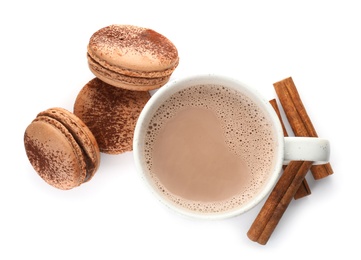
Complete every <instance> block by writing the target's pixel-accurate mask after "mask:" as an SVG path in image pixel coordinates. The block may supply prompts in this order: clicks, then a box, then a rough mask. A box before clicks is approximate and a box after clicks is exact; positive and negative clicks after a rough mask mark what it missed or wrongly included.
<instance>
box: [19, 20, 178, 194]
mask: <svg viewBox="0 0 361 260" xmlns="http://www.w3.org/2000/svg"><path fill="white" fill-rule="evenodd" d="M87 59H88V65H89V69H90V71H91V72H92V73H93V74H94V75H95V78H93V79H91V80H90V81H89V82H88V83H87V84H85V86H83V88H82V89H81V90H80V92H79V94H78V96H77V98H76V101H75V104H74V110H73V113H71V112H70V111H68V110H66V109H63V108H58V107H57V108H51V109H47V110H45V111H43V112H41V113H39V114H38V115H37V116H36V118H35V119H34V120H33V121H32V122H31V123H30V124H29V126H28V127H27V128H26V130H25V134H24V146H25V150H26V154H27V156H28V159H29V161H30V163H31V164H32V166H33V168H34V169H35V171H36V172H37V173H38V174H39V176H40V177H41V178H42V179H44V180H45V181H46V182H47V183H48V184H50V185H52V186H53V187H56V188H58V189H63V190H68V189H72V188H74V187H77V186H79V185H81V184H82V183H85V182H87V181H89V180H90V179H91V178H92V177H93V176H94V174H95V172H96V171H97V169H98V167H99V164H100V152H103V153H108V154H120V153H123V152H127V151H131V150H132V141H133V133H134V128H135V124H136V121H137V119H138V117H139V115H140V112H141V110H142V109H143V107H144V106H145V104H146V103H147V101H148V100H149V98H150V93H149V90H154V89H157V88H160V87H161V86H163V85H164V84H166V83H167V82H168V80H169V78H170V76H171V75H172V73H173V71H174V70H175V69H176V67H177V66H178V62H179V58H178V51H177V49H176V47H175V46H174V44H173V43H172V42H171V41H170V40H168V39H167V38H166V37H164V36H163V35H161V34H159V33H157V32H155V31H154V30H151V29H147V28H142V27H138V26H133V25H110V26H107V27H104V28H102V29H100V30H98V31H96V32H95V33H94V34H93V35H92V36H91V38H90V40H89V44H88V48H87Z"/></svg>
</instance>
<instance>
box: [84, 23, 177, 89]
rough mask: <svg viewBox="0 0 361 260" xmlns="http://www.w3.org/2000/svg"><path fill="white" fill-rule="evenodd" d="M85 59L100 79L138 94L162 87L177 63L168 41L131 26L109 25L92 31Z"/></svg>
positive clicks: (149, 30)
mask: <svg viewBox="0 0 361 260" xmlns="http://www.w3.org/2000/svg"><path fill="white" fill-rule="evenodd" d="M87 57H88V65H89V68H90V70H91V71H92V72H93V74H94V75H95V76H97V77H98V78H99V79H101V80H102V81H104V82H106V83H108V84H110V85H113V86H115V87H120V88H124V89H129V90H137V91H147V90H152V89H156V88H159V87H161V86H163V85H164V84H165V83H167V82H168V80H169V78H170V76H171V74H172V73H173V71H174V70H175V69H176V67H177V66H178V62H179V58H178V51H177V48H176V47H175V45H174V44H173V43H172V42H171V41H170V40H169V39H167V38H166V37H165V36H163V35H162V34H160V33H158V32H156V31H154V30H151V29H147V28H143V27H138V26H134V25H110V26H107V27H104V28H102V29H100V30H98V31H97V32H95V33H94V34H93V35H92V36H91V38H90V40H89V44H88V53H87Z"/></svg>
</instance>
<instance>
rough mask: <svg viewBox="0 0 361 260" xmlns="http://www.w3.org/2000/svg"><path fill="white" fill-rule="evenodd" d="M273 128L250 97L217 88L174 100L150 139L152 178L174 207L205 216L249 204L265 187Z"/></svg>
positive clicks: (192, 91)
mask: <svg viewBox="0 0 361 260" xmlns="http://www.w3.org/2000/svg"><path fill="white" fill-rule="evenodd" d="M272 129H273V128H272V127H271V123H270V122H269V121H268V120H267V119H266V117H265V115H264V112H263V111H261V110H260V109H259V108H258V107H257V106H256V105H255V104H254V103H253V102H252V100H250V99H249V98H248V97H246V96H244V95H243V94H241V93H239V92H235V91H233V90H229V89H226V88H223V87H222V86H217V85H206V86H198V87H196V88H192V89H186V90H183V91H181V92H179V93H177V94H175V95H173V96H172V97H171V98H169V100H167V101H166V102H165V104H164V105H163V106H162V107H160V108H159V109H158V111H157V112H156V114H155V115H154V117H153V118H152V120H151V123H150V125H149V131H148V133H147V135H146V141H145V143H146V146H145V147H146V148H145V153H146V158H147V163H148V170H149V174H150V176H151V178H152V180H153V181H154V184H155V186H156V187H158V189H159V191H160V192H161V193H162V194H163V195H164V196H165V197H167V198H168V199H170V200H171V201H173V202H174V203H175V204H177V205H180V206H182V207H184V208H186V209H188V210H194V211H198V212H203V213H212V212H218V211H227V210H230V209H232V208H234V207H238V206H239V205H241V204H244V203H247V201H248V200H249V199H250V198H252V197H253V196H254V195H255V194H257V193H258V192H259V190H260V189H261V188H262V186H263V185H264V183H265V182H266V180H267V178H268V175H267V173H268V172H270V169H271V167H272V166H273V165H272V162H273V150H274V149H275V147H274V146H275V145H274V141H273V137H274V133H273V132H272V131H273V130H272Z"/></svg>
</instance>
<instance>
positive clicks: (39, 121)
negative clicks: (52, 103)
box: [24, 108, 100, 190]
mask: <svg viewBox="0 0 361 260" xmlns="http://www.w3.org/2000/svg"><path fill="white" fill-rule="evenodd" d="M24 145H25V150H26V154H27V156H28V159H29V161H30V163H31V165H32V166H33V168H34V169H35V171H36V172H37V173H38V174H39V176H40V177H41V178H42V179H43V180H45V181H46V182H47V183H48V184H50V185H52V186H54V187H56V188H58V189H62V190H69V189H72V188H74V187H77V186H79V185H81V184H82V183H85V182H87V181H89V180H90V179H91V178H92V177H93V176H94V174H95V172H96V171H97V169H98V167H99V163H100V151H99V147H98V144H97V142H96V139H95V137H94V136H93V134H92V133H91V131H90V130H89V128H88V127H87V126H86V125H85V124H84V122H82V121H81V119H79V118H78V117H77V116H75V115H74V114H73V113H71V112H69V111H68V110H66V109H63V108H51V109H47V110H45V111H43V112H41V113H39V114H38V115H37V117H36V118H35V119H34V120H33V121H32V122H31V123H30V124H29V126H28V127H27V128H26V130H25V134H24Z"/></svg>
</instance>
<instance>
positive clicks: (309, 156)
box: [133, 74, 330, 219]
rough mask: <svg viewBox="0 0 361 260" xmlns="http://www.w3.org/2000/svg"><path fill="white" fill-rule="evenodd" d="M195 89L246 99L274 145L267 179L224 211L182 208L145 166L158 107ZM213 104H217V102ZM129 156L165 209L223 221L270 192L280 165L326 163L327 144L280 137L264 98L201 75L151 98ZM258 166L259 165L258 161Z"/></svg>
mask: <svg viewBox="0 0 361 260" xmlns="http://www.w3.org/2000/svg"><path fill="white" fill-rule="evenodd" d="M199 86H202V87H203V88H208V86H221V87H224V88H226V89H230V90H231V92H232V91H233V92H232V93H234V92H235V93H240V94H242V95H244V96H246V97H247V98H249V99H250V100H251V102H253V103H254V104H255V105H256V106H257V107H258V109H260V111H262V113H263V115H264V117H266V118H267V120H268V121H269V122H271V127H270V131H272V135H273V141H274V143H275V145H274V149H272V164H271V166H270V167H269V169H268V170H267V173H265V174H266V175H267V178H265V179H264V180H263V181H262V182H263V183H262V185H261V186H260V188H259V189H258V190H257V192H254V193H251V195H250V194H249V193H248V196H250V197H249V198H248V199H247V200H244V201H242V200H237V199H234V198H232V199H233V202H232V203H231V204H232V206H227V207H224V209H217V210H215V211H207V210H199V209H197V210H193V209H192V207H189V206H184V205H183V204H184V203H181V202H180V201H182V198H177V195H176V194H171V193H169V192H167V195H165V191H164V189H166V188H167V187H164V186H159V183H158V182H157V180H155V178H154V176H156V173H155V172H152V170H153V169H152V168H151V166H149V160H150V158H149V155H148V157H147V152H149V151H147V152H146V150H147V149H148V150H149V149H154V147H150V148H149V144H146V143H147V140H146V139H147V138H146V136H147V133H149V128H150V127H151V126H150V124H151V122H152V123H153V121H152V119H153V117H154V116H155V114H156V113H157V111H158V110H159V109H160V107H162V106H164V104H165V103H166V102H167V101H169V99H170V98H171V97H172V96H174V95H176V94H177V93H179V92H180V91H183V90H190V91H191V90H192V88H195V87H199ZM219 99H221V98H219ZM217 102H221V100H218V101H217ZM238 109H239V110H242V109H243V107H242V105H239V108H237V110H238ZM133 155H134V160H135V165H136V168H137V172H138V173H139V174H140V176H141V177H142V179H143V180H144V181H145V183H146V185H147V186H148V187H149V188H150V189H151V191H152V192H153V193H154V194H155V195H156V197H157V198H158V199H159V200H160V201H161V202H163V203H164V204H165V205H166V206H167V207H169V208H171V209H173V210H175V211H176V212H178V213H181V214H183V215H186V216H191V217H196V218H204V219H223V218H228V217H232V216H236V215H239V214H242V213H244V212H246V211H248V210H250V209H251V208H253V207H255V206H256V205H257V204H258V203H259V202H260V201H261V200H262V199H264V198H265V197H266V196H267V195H268V194H269V193H270V191H271V190H272V188H273V187H274V185H275V184H276V182H277V180H278V178H279V175H280V173H281V168H282V165H284V164H287V163H288V162H289V161H293V160H302V161H313V162H314V164H324V163H327V162H328V161H329V156H330V145H329V141H328V140H326V139H323V138H313V137H284V136H283V131H282V126H281V123H280V121H279V118H278V116H277V114H276V113H275V111H274V109H273V108H272V106H271V105H270V104H269V102H268V101H267V100H266V99H264V98H263V97H262V95H260V93H258V91H257V90H256V89H254V88H252V87H250V86H248V85H246V84H244V83H243V82H241V81H239V80H237V79H234V78H230V77H227V76H222V75H217V74H204V75H195V76H190V77H186V78H182V79H178V80H174V81H171V82H168V83H167V84H166V85H165V86H163V87H162V88H161V89H159V90H158V91H157V92H156V93H155V94H154V95H153V96H152V97H151V99H150V100H149V102H148V103H147V104H146V105H145V107H144V109H143V110H142V112H141V114H140V116H139V119H138V121H137V125H136V128H135V132H134V140H133ZM259 160H263V158H259ZM259 163H263V162H262V161H260V162H259ZM169 174H171V173H169ZM189 203H190V204H197V203H198V204H202V203H203V202H202V201H191V202H189ZM205 204H207V203H205ZM213 204H214V203H213ZM235 204H236V205H235ZM208 206H209V205H208ZM208 206H206V207H208ZM203 209H204V208H203Z"/></svg>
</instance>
